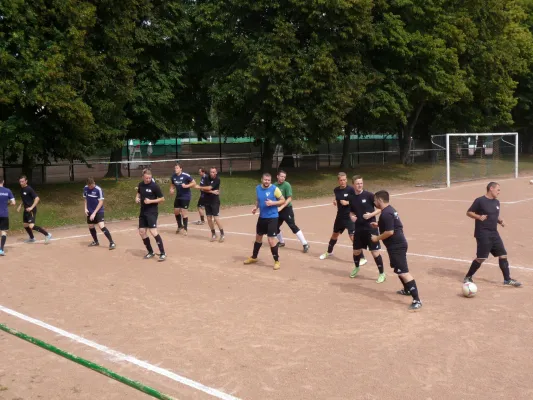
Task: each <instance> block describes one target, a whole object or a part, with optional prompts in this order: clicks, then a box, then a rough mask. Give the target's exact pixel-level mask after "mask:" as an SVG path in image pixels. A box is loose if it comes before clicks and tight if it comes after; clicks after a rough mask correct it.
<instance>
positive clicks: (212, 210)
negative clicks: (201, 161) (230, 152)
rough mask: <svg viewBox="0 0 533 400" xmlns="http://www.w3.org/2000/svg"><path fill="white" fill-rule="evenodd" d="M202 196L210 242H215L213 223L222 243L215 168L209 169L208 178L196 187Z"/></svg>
mask: <svg viewBox="0 0 533 400" xmlns="http://www.w3.org/2000/svg"><path fill="white" fill-rule="evenodd" d="M197 188H198V189H200V190H201V191H202V192H203V194H204V207H205V215H206V216H207V223H208V224H209V228H211V242H214V241H216V240H217V235H216V231H215V223H216V224H217V226H218V229H219V230H220V239H219V240H218V241H219V242H220V243H222V242H223V241H224V228H223V227H222V223H221V222H220V218H219V214H220V178H219V177H218V171H217V169H216V167H211V168H210V169H209V176H208V177H207V180H206V181H205V182H204V184H203V185H200V186H197Z"/></svg>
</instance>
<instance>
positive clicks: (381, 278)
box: [376, 273, 387, 283]
mask: <svg viewBox="0 0 533 400" xmlns="http://www.w3.org/2000/svg"><path fill="white" fill-rule="evenodd" d="M386 280H387V275H385V273H383V274H379V276H378V280H377V281H376V283H383V282H385V281H386Z"/></svg>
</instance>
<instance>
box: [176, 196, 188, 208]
mask: <svg viewBox="0 0 533 400" xmlns="http://www.w3.org/2000/svg"><path fill="white" fill-rule="evenodd" d="M190 203H191V201H190V200H184V199H178V198H177V197H176V199H175V200H174V208H183V209H184V210H187V209H188V208H189V204H190Z"/></svg>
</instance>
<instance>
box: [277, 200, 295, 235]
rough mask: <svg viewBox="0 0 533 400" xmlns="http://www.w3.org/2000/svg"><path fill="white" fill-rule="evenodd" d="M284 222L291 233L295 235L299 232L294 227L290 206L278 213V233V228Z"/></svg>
mask: <svg viewBox="0 0 533 400" xmlns="http://www.w3.org/2000/svg"><path fill="white" fill-rule="evenodd" d="M284 222H285V223H286V224H287V225H288V226H289V228H290V230H291V231H292V233H297V232H298V231H299V230H300V228H298V226H297V225H296V222H295V220H294V210H293V209H292V207H291V206H288V207H285V208H284V209H283V210H281V212H280V213H279V216H278V233H279V232H280V230H279V228H280V227H281V225H283V223H284Z"/></svg>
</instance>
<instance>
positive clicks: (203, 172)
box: [198, 167, 207, 174]
mask: <svg viewBox="0 0 533 400" xmlns="http://www.w3.org/2000/svg"><path fill="white" fill-rule="evenodd" d="M198 169H199V170H200V171H201V172H202V174H205V173H206V172H207V171H206V170H205V168H204V167H200V168H198Z"/></svg>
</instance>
